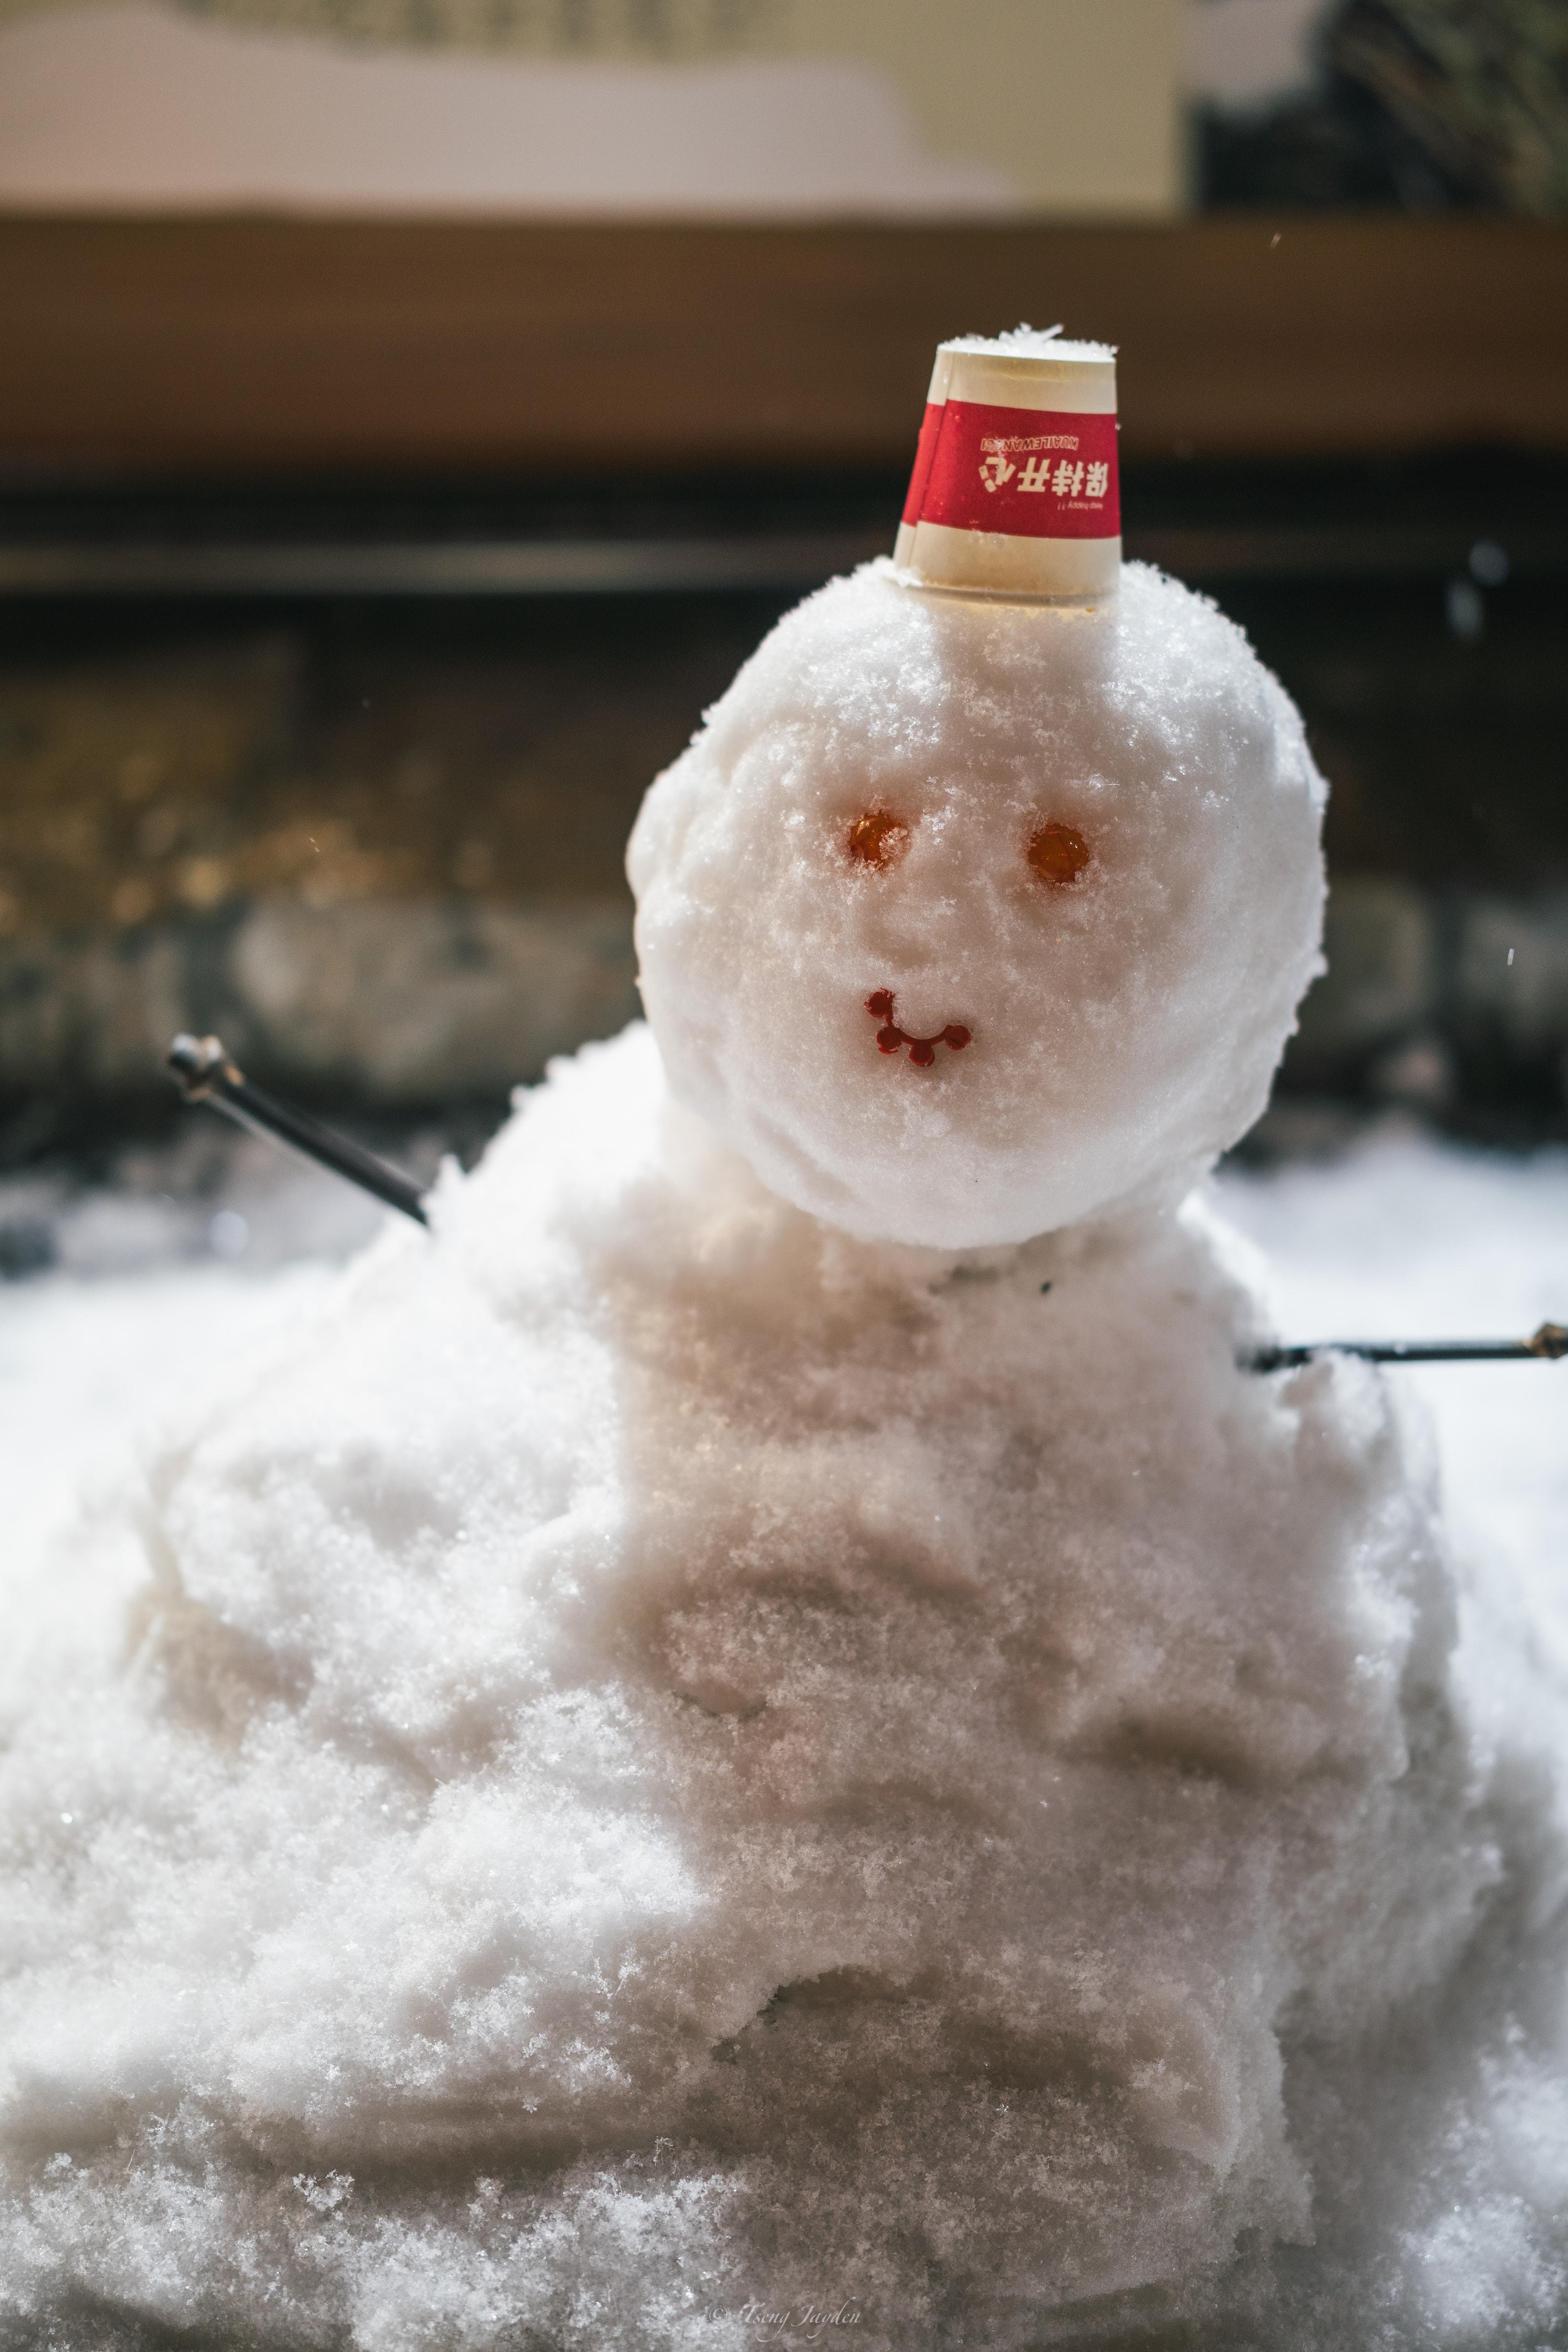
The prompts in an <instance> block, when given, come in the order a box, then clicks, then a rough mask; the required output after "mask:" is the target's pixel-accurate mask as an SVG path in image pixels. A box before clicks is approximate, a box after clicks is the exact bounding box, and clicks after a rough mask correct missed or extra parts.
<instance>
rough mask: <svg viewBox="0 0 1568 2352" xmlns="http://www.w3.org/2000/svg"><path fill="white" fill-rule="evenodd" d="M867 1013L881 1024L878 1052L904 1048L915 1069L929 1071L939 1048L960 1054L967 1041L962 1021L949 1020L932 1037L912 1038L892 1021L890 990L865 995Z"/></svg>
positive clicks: (880, 990)
mask: <svg viewBox="0 0 1568 2352" xmlns="http://www.w3.org/2000/svg"><path fill="white" fill-rule="evenodd" d="M866 1010H867V1012H868V1013H869V1014H870V1016H871V1018H872V1020H873V1021H879V1022H880V1023H881V1024H882V1026H881V1027H880V1028H879V1030H878V1032H877V1051H878V1053H879V1054H896V1053H897V1052H898V1051H899V1048H900V1045H907V1046H908V1047H909V1049H910V1061H911V1062H913V1064H914V1065H915V1067H916V1068H917V1069H921V1070H929V1069H930V1067H931V1064H932V1063H933V1062H934V1061H935V1059H936V1049H937V1047H938V1046H939V1045H945V1046H946V1047H947V1048H948V1050H949V1052H950V1053H953V1054H962V1053H963V1049H964V1047H965V1046H966V1045H968V1044H969V1042H970V1036H969V1032H968V1030H967V1029H966V1028H965V1027H964V1026H963V1023H962V1022H961V1021H950V1022H949V1023H948V1024H947V1027H946V1028H945V1029H939V1030H938V1031H937V1033H936V1034H935V1036H934V1037H911V1036H910V1034H909V1033H908V1032H907V1031H906V1030H903V1029H900V1028H899V1027H898V1025H897V1024H896V1023H895V1022H894V1019H893V992H892V990H891V989H890V988H879V989H878V990H876V992H874V993H873V994H872V995H870V996H868V998H867V999H866Z"/></svg>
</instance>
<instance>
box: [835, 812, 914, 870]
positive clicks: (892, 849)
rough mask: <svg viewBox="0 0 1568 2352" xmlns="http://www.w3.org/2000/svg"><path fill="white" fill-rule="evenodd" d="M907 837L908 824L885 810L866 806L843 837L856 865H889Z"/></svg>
mask: <svg viewBox="0 0 1568 2352" xmlns="http://www.w3.org/2000/svg"><path fill="white" fill-rule="evenodd" d="M909 837H910V829H909V826H908V825H907V824H905V823H904V820H903V818H902V817H901V816H894V815H893V814H892V812H891V810H889V809H868V810H867V811H866V813H865V814H864V816H858V817H857V818H856V820H855V822H854V824H852V825H851V826H850V828H849V830H848V832H847V834H846V835H845V836H844V846H845V848H846V849H847V851H848V852H849V855H850V856H851V857H853V858H854V859H855V861H856V863H857V864H858V865H860V866H891V865H892V863H893V861H894V859H895V858H896V857H898V856H900V855H901V853H902V851H903V847H904V845H905V843H906V842H907V841H908V839H909Z"/></svg>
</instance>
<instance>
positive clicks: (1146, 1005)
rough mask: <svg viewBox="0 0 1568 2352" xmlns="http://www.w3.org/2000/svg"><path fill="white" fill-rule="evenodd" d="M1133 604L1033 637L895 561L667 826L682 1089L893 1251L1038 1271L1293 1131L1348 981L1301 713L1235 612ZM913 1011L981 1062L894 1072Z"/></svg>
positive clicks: (650, 990) (651, 896)
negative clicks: (1043, 1237)
mask: <svg viewBox="0 0 1568 2352" xmlns="http://www.w3.org/2000/svg"><path fill="white" fill-rule="evenodd" d="M1122 580H1123V584H1122V589H1121V594H1120V596H1118V597H1116V598H1113V599H1111V600H1110V602H1109V603H1108V604H1105V605H1104V606H1102V607H1100V609H1098V610H1095V611H1083V610H1078V609H1070V608H1068V609H1057V608H1052V607H1047V606H1042V607H1038V608H1035V609H1032V610H1031V611H1030V612H1029V613H1028V614H1026V616H1025V618H1024V620H1023V622H1022V624H1021V622H1020V614H1019V609H1018V607H1017V606H1016V605H1005V604H992V603H988V602H986V601H985V600H984V599H979V598H973V597H960V596H947V595H941V594H933V593H921V592H919V591H916V590H912V589H910V588H909V587H906V586H904V585H902V584H900V581H899V580H898V578H897V576H896V575H895V573H894V572H893V570H892V567H891V566H890V565H889V564H888V563H885V562H878V563H872V564H868V565H867V566H865V567H864V568H863V569H862V570H860V571H859V572H855V573H854V574H853V575H852V576H851V577H850V578H848V579H847V580H838V581H835V582H833V583H831V584H830V585H829V586H828V587H826V588H825V589H823V590H822V591H821V592H820V593H818V594H816V595H815V596H812V597H809V598H808V599H807V600H806V602H805V604H801V605H799V606H798V607H797V608H796V609H795V611H794V612H792V613H790V614H786V616H785V617H784V620H782V621H781V622H780V623H779V625H778V626H777V627H776V628H775V629H774V630H773V634H772V635H771V636H769V637H768V638H767V639H766V641H765V642H764V643H763V646H761V647H760V648H759V650H758V651H757V652H756V653H755V654H754V655H753V656H752V659H751V660H750V661H749V662H748V663H747V664H746V666H745V667H744V668H743V669H742V671H741V673H740V675H739V677H737V678H736V679H735V682H734V684H733V685H732V686H731V688H729V690H728V692H727V693H725V694H724V695H723V696H722V697H721V699H720V701H719V702H718V703H716V704H715V706H714V708H713V709H712V710H710V712H709V714H708V718H707V721H706V723H705V725H704V727H703V729H702V730H701V731H700V734H699V735H698V736H697V738H696V739H695V740H694V741H693V742H692V744H691V745H690V747H689V750H688V751H685V752H684V753H683V754H682V755H681V757H680V758H679V760H677V761H676V762H675V764H674V766H673V767H671V768H670V769H668V771H667V772H666V773H665V774H664V775H663V776H661V777H660V778H659V780H658V782H657V783H656V784H655V785H654V786H653V788H652V790H651V791H650V793H648V795H647V800H646V802H645V803H644V805H643V810H642V814H641V815H640V816H639V818H638V820H637V828H636V830H635V832H634V833H633V835H632V840H631V846H630V850H629V852H628V856H627V870H628V872H629V873H630V876H631V879H632V887H633V888H634V889H635V891H636V892H637V902H638V903H637V947H638V951H639V956H640V960H641V981H642V991H643V998H644V1002H645V1004H646V1006H647V1013H648V1017H649V1019H650V1021H651V1022H652V1024H653V1026H654V1030H655V1032H656V1034H657V1035H658V1042H659V1045H660V1048H661V1050H662V1052H663V1055H664V1059H665V1065H666V1067H667V1068H668V1073H669V1080H670V1084H671V1086H672V1087H673V1088H674V1090H675V1093H676V1094H677V1096H678V1097H679V1098H680V1100H681V1101H682V1102H684V1103H685V1104H686V1105H687V1106H688V1108H690V1109H692V1110H694V1111H697V1112H698V1113H700V1116H701V1117H702V1118H706V1119H708V1120H710V1122H711V1123H712V1125H713V1126H714V1127H715V1128H717V1129H718V1130H719V1132H720V1133H721V1135H723V1136H724V1137H725V1138H726V1139H727V1140H728V1141H729V1142H731V1144H733V1145H734V1146H735V1147H736V1149H737V1150H740V1151H742V1152H743V1153H744V1154H745V1156H746V1158H747V1159H748V1160H750V1161H751V1162H752V1166H753V1168H755V1170H756V1171H757V1173H758V1174H759V1175H760V1176H761V1177H762V1179H763V1182H764V1183H766V1184H768V1185H770V1186H772V1188H773V1190H774V1191H775V1192H782V1193H783V1194H784V1198H785V1199H786V1200H788V1201H792V1202H795V1205H796V1206H797V1207H800V1208H805V1209H809V1210H811V1211H812V1212H813V1213H815V1214H816V1215H817V1216H820V1217H826V1219H828V1220H829V1221H830V1223H834V1224H836V1225H838V1226H840V1227H841V1228H842V1229H843V1230H844V1231H845V1232H847V1233H850V1234H856V1235H857V1236H858V1238H860V1239H862V1240H872V1239H879V1238H886V1239H889V1240H895V1241H901V1242H913V1243H920V1244H928V1245H930V1246H932V1247H936V1248H971V1247H975V1246H979V1245H983V1244H990V1243H1002V1242H1018V1241H1023V1240H1025V1239H1026V1238H1027V1237H1028V1236H1029V1235H1030V1234H1037V1233H1045V1232H1048V1231H1050V1230H1051V1229H1053V1228H1055V1227H1057V1226H1059V1225H1064V1224H1067V1223H1070V1222H1071V1221H1072V1220H1073V1219H1075V1218H1078V1217H1081V1216H1085V1215H1087V1214H1089V1213H1090V1212H1092V1211H1095V1210H1098V1209H1101V1208H1104V1207H1105V1206H1107V1205H1108V1204H1110V1203H1112V1202H1123V1201H1127V1200H1129V1199H1131V1198H1134V1197H1136V1196H1137V1195H1138V1193H1139V1192H1140V1191H1141V1190H1142V1187H1144V1186H1145V1185H1147V1184H1148V1183H1150V1182H1151V1181H1163V1180H1165V1179H1167V1178H1169V1177H1170V1176H1172V1175H1173V1174H1174V1175H1176V1176H1178V1177H1180V1178H1181V1179H1182V1180H1184V1181H1185V1182H1191V1181H1193V1180H1194V1178H1195V1177H1196V1176H1197V1175H1198V1174H1199V1173H1200V1172H1201V1171H1203V1170H1204V1169H1205V1168H1207V1167H1208V1166H1209V1165H1210V1164H1211V1163H1212V1162H1213V1160H1215V1158H1216V1156H1217V1155H1218V1154H1219V1152H1221V1151H1222V1150H1225V1149H1226V1147H1227V1146H1228V1145H1229V1144H1231V1143H1233V1142H1235V1140H1236V1139H1237V1137H1238V1136H1239V1135H1241V1134H1243V1133H1244V1132H1245V1130H1246V1129H1247V1128H1248V1127H1250V1126H1251V1124H1252V1122H1253V1120H1254V1119H1255V1118H1257V1116H1258V1112H1259V1111H1260V1110H1261V1109H1262V1108H1263V1104H1264V1100H1265V1098H1266V1097H1267V1094H1268V1082H1269V1079H1270V1077H1271V1076H1272V1074H1273V1071H1274V1067H1275V1065H1276V1063H1277V1062H1278V1060H1279V1053H1280V1048H1281V1046H1282V1045H1283V1044H1284V1041H1285V1038H1286V1036H1287V1035H1288V1034H1289V1030H1290V1028H1291V1027H1292V1025H1293V1023H1294V1019H1295V1009H1296V1005H1297V1003H1298V1001H1299V999H1300V995H1301V993H1302V992H1303V990H1304V989H1305V988H1306V986H1307V984H1308V982H1310V980H1311V978H1312V976H1313V974H1314V973H1315V972H1316V971H1318V970H1319V968H1320V965H1319V958H1318V938H1319V930H1320V927H1321V909H1322V875H1321V860H1320V856H1319V850H1318V832H1319V824H1320V819H1321V807H1322V801H1323V785H1322V782H1321V778H1320V777H1319V775H1318V773H1317V771H1316V770H1315V768H1314V767H1313V765H1312V761H1311V759H1310V755H1309V753H1308V751H1307V747H1306V742H1305V740H1304V737H1303V734H1302V730H1301V722H1300V717H1299V716H1298V714H1297V711H1296V709H1295V707H1294V705H1293V704H1292V703H1291V702H1290V700H1289V698H1288V697H1287V695H1286V694H1285V692H1284V690H1283V688H1281V687H1280V686H1279V684H1278V683H1277V682H1276V680H1275V679H1274V678H1273V677H1270V676H1269V674H1268V671H1267V670H1265V669H1264V668H1263V667H1262V665H1261V664H1260V663H1259V662H1258V659H1257V657H1256V656H1255V655H1254V654H1253V653H1252V651H1251V649H1250V647H1249V646H1248V645H1247V640H1246V638H1245V637H1244V636H1243V635H1242V634H1241V632H1240V630H1239V629H1237V627H1236V626H1235V625H1234V624H1233V623H1231V622H1229V621H1227V620H1226V618H1225V617H1224V615H1223V614H1221V613H1219V612H1218V611H1217V610H1216V609H1215V606H1214V605H1213V604H1210V603H1209V602H1208V601H1207V600H1206V599H1205V598H1204V597H1201V596H1196V595H1194V594H1193V593H1192V592H1191V591H1190V590H1188V589H1185V588H1183V587H1181V586H1179V585H1178V584H1177V583H1175V582H1174V581H1172V580H1167V579H1165V578H1163V576H1162V575H1161V574H1160V573H1158V572H1153V571H1151V570H1150V569H1149V568H1148V567H1147V566H1146V565H1142V564H1130V565H1128V566H1127V567H1126V569H1125V571H1124V572H1123V575H1122ZM868 818H869V819H870V820H871V821H872V829H871V831H870V833H869V835H868V834H867V832H866V831H865V830H862V831H861V832H860V833H859V834H858V835H857V834H856V832H855V829H856V828H857V827H858V826H860V825H861V823H862V820H864V819H868ZM1049 827H1055V828H1058V840H1059V841H1061V842H1062V843H1063V844H1064V845H1067V846H1068V849H1069V852H1070V854H1069V856H1068V860H1067V862H1068V865H1069V866H1070V865H1071V864H1072V862H1073V857H1074V856H1080V855H1081V854H1082V853H1084V852H1087V862H1085V863H1083V864H1081V866H1079V870H1077V871H1076V872H1075V873H1073V874H1072V875H1071V877H1070V878H1066V879H1061V878H1050V877H1047V876H1042V874H1041V873H1040V872H1039V871H1038V870H1037V867H1036V866H1032V865H1031V863H1030V861H1029V848H1030V844H1031V842H1033V841H1036V840H1037V838H1038V837H1039V835H1041V833H1042V832H1044V831H1045V829H1047V828H1049ZM857 843H858V845H859V847H860V849H861V850H862V851H865V850H867V849H874V850H879V852H880V855H879V856H876V857H870V856H865V855H857V854H856V845H857ZM1074 843H1076V844H1077V845H1078V848H1077V849H1073V847H1072V845H1073V844H1074ZM882 992H886V994H887V995H889V996H890V997H891V998H892V1000H893V1003H894V1005H895V1008H896V1010H895V1012H894V1014H893V1016H892V1019H893V1023H894V1025H896V1026H897V1027H898V1028H900V1029H902V1030H903V1031H905V1032H907V1033H909V1034H910V1035H911V1036H919V1037H922V1038H932V1037H935V1038H938V1039H940V1037H941V1035H942V1033H943V1032H945V1031H947V1030H949V1029H951V1028H957V1029H958V1030H959V1031H961V1032H965V1031H966V1032H967V1033H969V1042H968V1043H967V1044H964V1045H961V1046H960V1047H959V1049H958V1050H954V1049H953V1048H952V1046H951V1045H946V1044H942V1043H941V1042H939V1043H937V1045H935V1047H934V1058H932V1059H931V1062H930V1065H929V1066H926V1067H920V1066H916V1065H915V1063H914V1062H913V1061H911V1058H910V1055H909V1054H907V1053H904V1052H899V1053H894V1054H883V1053H880V1052H879V1050H878V1045H877V1037H878V1031H879V1016H878V1015H877V1014H874V1013H868V1010H867V1005H868V998H870V997H873V996H878V995H879V994H880V993H882Z"/></svg>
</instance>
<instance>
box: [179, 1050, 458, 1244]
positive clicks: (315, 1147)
mask: <svg viewBox="0 0 1568 2352" xmlns="http://www.w3.org/2000/svg"><path fill="white" fill-rule="evenodd" d="M164 1059H165V1062H166V1064H167V1066H168V1068H169V1070H170V1071H171V1072H172V1074H173V1076H174V1083H175V1085H176V1086H177V1087H179V1089H180V1092H181V1093H182V1094H183V1095H184V1098H185V1100H186V1101H187V1102H189V1103H200V1102H205V1103H211V1105H212V1107H213V1108H214V1109H215V1110H221V1111H225V1112H226V1113H227V1115H228V1117H229V1118H232V1119H234V1120H235V1121H236V1122H237V1125H239V1126H240V1127H245V1128H248V1129H250V1131H251V1132H252V1134H258V1135H265V1136H268V1137H270V1138H271V1139H273V1140H274V1141H275V1142H279V1143H287V1144H290V1145H291V1146H292V1147H293V1149H294V1150H296V1151H299V1152H302V1153H303V1154H304V1156H305V1158H306V1159H307V1160H315V1161H316V1163H317V1165H318V1166H319V1167H322V1168H330V1169H331V1171H332V1172H333V1174H334V1175H338V1176H344V1177H346V1178H347V1179H348V1181H349V1182H350V1183H351V1184H357V1185H358V1186H359V1187H360V1190H361V1191H362V1192H371V1193H374V1196H375V1198H376V1199H377V1200H378V1201H384V1202H386V1205H387V1206H388V1208H391V1209H399V1210H401V1211H402V1213H403V1214H404V1215H405V1217H412V1218H413V1219H414V1221H415V1223H416V1224H420V1225H427V1224H428V1223H429V1222H430V1220H429V1218H428V1217H427V1216H426V1213H425V1202H424V1196H423V1195H422V1193H421V1192H420V1190H419V1187H418V1186H417V1185H416V1183H414V1182H413V1181H411V1180H410V1179H409V1178H408V1177H406V1176H403V1175H400V1174H399V1173H398V1171H397V1170H396V1169H395V1168H389V1167H387V1165H386V1163H385V1161H384V1160H378V1159H377V1158H376V1157H375V1155H374V1152H370V1151H366V1150H363V1147H362V1146H361V1145H359V1144H357V1143H354V1142H353V1141H351V1139H349V1137H348V1136H346V1135H338V1134H336V1133H334V1131H333V1130H332V1129H331V1128H330V1127H323V1126H322V1125H321V1120H320V1119H317V1118H311V1117H310V1113H309V1112H308V1111H302V1110H294V1109H292V1108H290V1107H289V1104H287V1103H280V1102H276V1101H274V1099H273V1097H271V1096H270V1095H268V1094H264V1093H263V1092H262V1090H261V1088H260V1087H253V1086H252V1085H251V1083H250V1080H249V1079H248V1078H247V1076H246V1075H245V1073H244V1071H243V1070H242V1069H241V1068H240V1067H239V1065H238V1064H237V1062H234V1061H231V1060H230V1058H229V1056H228V1055H227V1054H226V1053H225V1051H224V1049H223V1041H222V1040H221V1038H217V1037H190V1036H185V1035H181V1036H178V1037H176V1038H175V1039H174V1044H173V1045H171V1046H170V1048H169V1051H168V1053H167V1055H165V1056H164Z"/></svg>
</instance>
